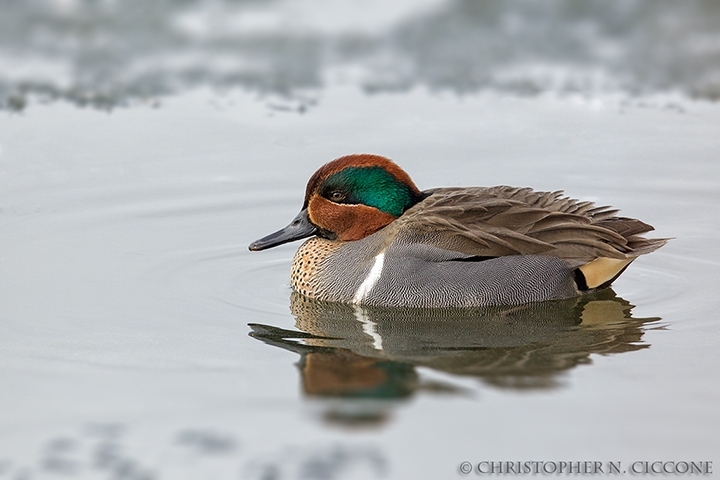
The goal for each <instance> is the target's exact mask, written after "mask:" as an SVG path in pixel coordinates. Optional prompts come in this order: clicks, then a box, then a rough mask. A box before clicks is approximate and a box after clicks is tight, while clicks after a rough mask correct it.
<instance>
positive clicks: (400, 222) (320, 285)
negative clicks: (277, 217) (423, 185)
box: [250, 155, 666, 307]
mask: <svg viewBox="0 0 720 480" xmlns="http://www.w3.org/2000/svg"><path fill="white" fill-rule="evenodd" d="M388 198H389V200H388ZM616 213H617V210H611V209H609V208H608V207H595V206H594V205H593V204H592V203H591V202H578V201H576V200H573V199H569V198H566V197H563V196H562V195H561V192H552V193H550V192H535V191H533V190H531V189H529V188H513V187H504V186H501V187H489V188H479V187H476V188H439V189H433V190H427V191H424V192H421V191H419V190H418V189H417V187H415V185H414V184H413V183H412V181H411V180H410V178H409V177H408V176H407V174H406V173H405V172H403V171H402V170H401V169H400V168H399V167H397V165H395V164H394V163H392V162H390V161H389V160H387V159H385V158H384V157H378V156H375V155H351V156H347V157H342V158H339V159H337V160H334V161H333V162H330V163H328V164H326V165H325V166H323V167H322V168H321V169H320V170H318V172H316V174H315V175H313V177H312V178H311V180H310V182H309V183H308V187H307V191H306V199H305V206H304V209H303V210H302V211H301V213H300V214H299V215H298V217H296V219H295V220H294V221H293V223H291V224H290V225H289V226H288V227H287V228H285V229H283V230H281V231H279V232H277V233H275V234H272V235H270V236H268V237H265V238H263V239H261V240H259V241H257V242H255V243H253V244H252V245H251V246H250V248H251V250H261V249H263V248H269V247H271V246H275V245H279V244H281V243H285V242H287V241H291V240H294V239H299V238H304V237H307V236H311V235H317V236H315V237H313V238H311V239H309V240H307V241H306V242H305V243H304V244H303V245H302V246H301V247H300V249H299V250H298V252H297V253H296V255H295V258H294V260H293V267H292V273H291V285H292V288H293V289H294V290H296V291H298V292H300V293H302V294H304V295H306V296H309V297H312V298H316V299H319V300H327V301H335V302H341V303H353V304H359V305H378V306H397V307H465V306H467V307H473V306H489V305H519V304H523V303H530V302H536V301H543V300H556V299H563V298H570V297H573V296H577V295H581V294H583V293H589V292H592V291H595V290H598V289H600V288H605V287H607V286H609V285H610V283H612V281H613V280H615V278H617V277H618V276H619V275H620V274H621V273H622V272H623V271H624V269H625V268H626V267H627V266H628V265H629V264H630V263H631V262H632V261H633V260H634V259H635V258H636V257H637V256H639V255H642V254H645V253H649V252H651V251H653V250H656V249H657V248H659V247H661V246H662V245H664V244H665V242H666V240H665V239H646V238H643V237H641V236H640V235H641V234H643V233H646V232H648V231H651V230H653V228H652V227H651V226H650V225H647V224H645V223H643V222H641V221H639V220H635V219H629V218H622V217H617V216H616V215H615V214H616Z"/></svg>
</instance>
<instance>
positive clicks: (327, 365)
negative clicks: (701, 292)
mask: <svg viewBox="0 0 720 480" xmlns="http://www.w3.org/2000/svg"><path fill="white" fill-rule="evenodd" d="M631 309H632V305H630V304H629V303H628V302H627V301H625V300H623V299H622V298H619V297H617V296H615V293H614V292H613V291H612V290H610V289H606V290H602V291H600V292H597V293H595V294H592V295H587V296H583V297H578V298H573V299H568V300H558V301H550V302H540V303H534V304H528V305H523V306H518V307H485V308H472V309H458V308H456V309H418V308H410V309H391V308H381V307H360V306H350V305H343V304H339V303H328V302H321V301H317V300H312V299H309V298H307V297H305V296H303V295H300V294H297V293H293V294H292V297H291V310H292V312H293V314H294V315H295V317H296V326H297V327H298V328H299V329H300V330H301V331H300V332H298V331H289V330H282V329H278V328H275V327H270V326H265V325H257V324H253V325H251V327H252V329H253V332H252V333H251V335H252V336H253V337H255V338H258V339H260V340H262V341H264V342H266V343H269V344H271V345H275V346H279V347H281V348H285V349H288V350H291V351H295V352H297V353H299V354H300V355H301V360H300V363H299V366H300V371H301V375H302V382H303V389H304V392H305V394H306V395H308V396H312V397H324V398H345V399H348V398H354V399H362V398H365V399H368V398H372V399H383V400H391V399H402V398H407V397H409V396H410V395H412V394H413V393H414V392H415V391H416V390H417V389H419V388H430V387H431V386H429V385H426V384H423V383H422V382H420V381H419V379H418V376H417V373H416V372H415V368H414V367H417V366H423V367H429V368H432V369H434V370H437V371H443V372H447V373H451V374H455V375H463V376H472V377H478V378H480V379H483V380H484V381H485V382H487V383H489V384H491V385H495V386H498V387H507V388H552V387H556V386H557V385H558V382H557V376H558V374H559V373H560V372H562V371H565V370H568V369H571V368H573V367H575V366H577V365H580V364H587V363H589V362H590V355H591V354H594V353H595V354H611V353H622V352H630V351H634V350H639V349H642V348H647V347H648V345H647V344H640V343H638V342H640V339H641V337H642V335H643V329H642V326H643V325H644V324H645V323H647V322H649V321H654V320H657V319H648V318H644V319H638V318H632V317H631V315H630V310H631ZM432 388H438V385H437V384H436V385H433V386H432ZM440 388H443V389H449V390H451V391H452V390H453V388H454V387H452V386H448V385H445V386H442V385H440Z"/></svg>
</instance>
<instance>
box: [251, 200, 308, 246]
mask: <svg viewBox="0 0 720 480" xmlns="http://www.w3.org/2000/svg"><path fill="white" fill-rule="evenodd" d="M317 233H318V229H317V227H316V226H315V225H313V224H312V223H310V220H309V219H308V216H307V209H305V210H302V211H301V212H300V213H298V214H297V216H296V217H295V218H294V219H293V221H292V222H290V225H288V226H287V227H285V228H283V229H282V230H278V231H277V232H275V233H271V234H270V235H268V236H267V237H263V238H261V239H260V240H255V241H254V242H253V243H251V244H250V246H249V247H248V248H249V249H250V250H252V251H257V250H265V249H266V248H272V247H277V246H278V245H282V244H283V243H288V242H293V241H295V240H300V239H302V238H307V237H311V236H313V235H315V234H317Z"/></svg>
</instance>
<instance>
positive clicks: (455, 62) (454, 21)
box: [0, 0, 720, 110]
mask: <svg viewBox="0 0 720 480" xmlns="http://www.w3.org/2000/svg"><path fill="white" fill-rule="evenodd" d="M0 8H1V9H2V11H1V13H2V15H0V104H2V105H3V106H4V108H6V109H15V110H19V109H22V108H24V106H25V105H26V104H27V102H28V101H29V100H30V99H35V100H37V101H47V100H53V99H65V100H68V101H71V102H73V103H76V104H78V105H94V106H97V107H100V108H112V107H114V106H116V105H127V104H132V103H136V102H148V101H149V102H153V101H156V100H157V99H158V97H163V96H166V95H168V94H172V93H177V92H180V91H183V90H185V89H188V88H193V87H198V86H210V87H213V88H215V89H217V90H223V89H228V88H237V87H239V88H243V89H247V90H250V91H254V92H258V93H261V94H277V95H281V96H284V97H291V98H293V99H295V100H297V102H298V105H297V108H305V107H307V103H308V102H309V101H311V99H312V94H313V93H317V91H318V90H319V89H322V88H323V87H324V86H328V85H331V84H338V83H340V84H353V85H357V86H359V87H361V88H362V89H364V90H365V91H367V92H377V91H404V90H408V89H411V88H413V87H417V86H425V87H427V88H430V89H432V90H448V91H452V92H456V93H469V92H477V91H483V90H492V91H500V92H508V93H514V94H518V95H537V94H541V93H543V92H560V93H580V94H584V95H593V94H597V93H623V94H629V95H647V94H653V93H658V92H679V93H682V94H684V95H687V96H689V97H690V98H699V99H706V100H715V99H717V98H718V96H719V95H720V71H719V70H720V28H719V27H718V25H720V6H719V5H718V3H717V2H715V1H713V0H687V1H683V2H675V1H672V0H657V1H648V0H610V1H607V0H587V1H583V2H575V1H572V0H548V1H544V2H538V1H535V0H513V1H509V2H508V1H500V0H490V1H482V2H478V1H472V0H417V1H407V0H401V1H397V2H393V3H392V4H391V5H388V4H387V2H382V1H376V0H371V1H367V2H358V1H353V0H340V1H331V0H299V1H289V0H288V1H285V0H276V1H273V0H265V1H258V0H244V1H240V0H155V1H152V2H147V1H143V0H5V1H3V3H2V6H0ZM305 95H310V98H306V96H305Z"/></svg>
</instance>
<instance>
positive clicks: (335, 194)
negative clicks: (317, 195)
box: [329, 190, 345, 202]
mask: <svg viewBox="0 0 720 480" xmlns="http://www.w3.org/2000/svg"><path fill="white" fill-rule="evenodd" d="M329 198H330V200H332V201H333V202H341V201H343V200H345V194H344V193H343V192H341V191H340V190H333V191H332V192H330V195H329Z"/></svg>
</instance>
